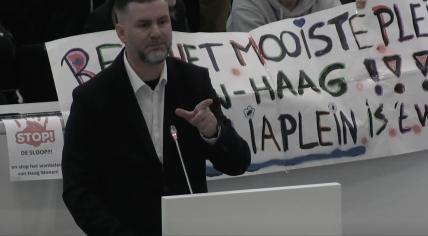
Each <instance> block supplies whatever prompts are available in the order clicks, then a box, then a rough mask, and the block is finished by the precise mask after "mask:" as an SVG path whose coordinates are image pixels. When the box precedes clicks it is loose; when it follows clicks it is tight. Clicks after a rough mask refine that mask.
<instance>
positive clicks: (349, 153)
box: [207, 146, 367, 177]
mask: <svg viewBox="0 0 428 236" xmlns="http://www.w3.org/2000/svg"><path fill="white" fill-rule="evenodd" d="M366 151H367V148H366V147H365V146H358V147H353V148H351V149H348V150H345V151H343V150H340V149H335V150H334V151H333V152H331V153H329V154H309V155H306V156H300V157H295V158H291V159H285V160H280V159H275V160H269V161H266V162H263V163H256V164H251V165H250V167H248V170H247V171H248V172H254V171H258V170H260V169H263V168H267V167H270V166H295V165H299V164H302V163H305V162H310V161H322V160H328V159H339V158H350V157H357V156H361V155H363V154H365V153H366ZM222 174H223V173H221V172H219V171H218V170H216V169H214V168H213V167H207V176H208V177H215V176H220V175H222Z"/></svg>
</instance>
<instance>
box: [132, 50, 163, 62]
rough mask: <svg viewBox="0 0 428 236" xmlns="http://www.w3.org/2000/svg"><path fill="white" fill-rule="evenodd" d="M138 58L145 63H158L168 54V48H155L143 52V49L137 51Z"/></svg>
mask: <svg viewBox="0 0 428 236" xmlns="http://www.w3.org/2000/svg"><path fill="white" fill-rule="evenodd" d="M138 56H139V57H140V59H141V60H142V61H143V62H145V63H147V64H159V63H161V62H163V61H164V60H165V59H166V57H167V56H168V50H166V49H165V50H157V51H151V52H149V53H145V52H143V51H140V52H138Z"/></svg>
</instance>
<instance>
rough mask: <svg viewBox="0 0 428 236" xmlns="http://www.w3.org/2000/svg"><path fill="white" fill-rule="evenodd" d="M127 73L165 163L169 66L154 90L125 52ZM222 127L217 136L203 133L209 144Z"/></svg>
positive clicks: (124, 58) (151, 134)
mask: <svg viewBox="0 0 428 236" xmlns="http://www.w3.org/2000/svg"><path fill="white" fill-rule="evenodd" d="M123 55H124V56H123V60H124V63H125V69H126V73H127V74H128V77H129V80H130V81H131V85H132V88H133V89H134V93H135V96H136V98H137V101H138V104H139V105H140V109H141V112H142V113H143V116H144V120H145V121H146V124H147V128H148V129H149V132H150V137H151V138H152V142H153V145H154V146H155V150H156V154H157V155H158V157H159V160H160V162H161V163H163V114H164V102H165V86H166V83H167V66H166V62H164V66H163V69H162V72H161V75H160V78H159V83H158V84H157V85H156V87H155V89H154V90H152V88H151V87H150V86H148V85H147V84H146V83H144V81H143V80H142V79H141V78H140V77H139V76H138V75H137V73H136V72H135V70H134V69H133V68H132V67H131V65H130V64H129V62H128V59H127V58H126V53H124V54H123ZM220 133H221V127H220V126H219V127H218V131H217V136H216V137H214V138H206V137H204V136H203V135H202V134H200V135H201V137H202V138H203V139H204V140H205V141H206V142H207V143H208V144H211V145H213V144H215V143H216V142H217V140H218V138H219V137H220Z"/></svg>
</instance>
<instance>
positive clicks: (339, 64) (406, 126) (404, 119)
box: [46, 0, 428, 176]
mask: <svg viewBox="0 0 428 236" xmlns="http://www.w3.org/2000/svg"><path fill="white" fill-rule="evenodd" d="M426 9H427V3H426V2H424V1H422V0H409V1H400V0H382V1H376V0H370V1H369V3H368V4H367V7H366V10H365V11H362V12H358V13H357V12H356V9H355V5H354V4H348V5H344V6H340V7H336V8H334V9H329V10H326V11H322V12H317V13H314V14H311V15H307V16H303V17H298V18H293V19H287V20H283V21H278V22H275V23H271V24H268V25H265V26H262V27H259V28H257V29H255V30H253V31H251V32H250V33H179V32H174V35H173V45H172V53H171V56H174V57H177V58H179V59H181V60H184V61H187V62H189V63H193V64H197V65H200V66H204V67H207V68H208V69H209V72H210V77H211V79H212V84H213V86H214V89H216V91H217V94H218V96H219V97H220V100H221V103H222V108H223V111H224V113H225V114H226V115H227V116H228V117H229V118H231V119H232V121H233V123H234V126H235V128H236V129H237V131H238V132H239V133H240V134H241V135H242V136H243V137H244V138H245V139H246V140H247V142H248V144H249V145H250V148H251V151H252V154H253V155H252V164H251V166H250V169H249V172H251V173H266V172H272V171H280V170H284V169H296V168H303V167H309V166H318V165H326V164H333V163H343V162H348V161H355V160H364V159H371V158H377V157H385V156H391V155H399V154H403V153H409V152H415V151H419V150H423V149H426V144H425V140H426V138H428V131H427V130H426V129H425V123H426V119H427V118H428V93H427V91H428V82H427V81H426V75H427V73H428V63H427V58H428V50H427V49H426V45H428V44H427V42H428V41H427V38H428V11H427V10H426ZM46 47H47V50H48V53H49V58H50V61H51V67H52V71H53V75H54V79H55V83H56V86H57V90H58V94H59V96H60V97H59V99H60V105H61V108H62V109H63V110H64V111H68V110H69V108H70V105H71V102H72V99H71V91H72V89H73V88H74V87H76V86H77V85H78V84H79V83H82V82H84V81H85V79H89V78H92V77H93V75H94V74H95V73H97V72H99V71H100V70H101V69H102V68H104V67H105V66H106V65H108V64H109V63H111V60H112V59H113V58H114V56H115V55H116V54H117V53H118V52H119V50H120V49H121V47H122V46H121V44H120V42H119V40H118V39H117V37H116V35H115V32H114V31H109V32H102V33H98V34H88V35H82V36H76V37H70V38H67V39H61V40H57V41H53V42H50V43H47V45H46ZM386 145H388V146H389V147H390V148H385V146H386ZM207 174H208V175H209V176H217V175H220V173H218V172H216V171H215V170H214V169H213V168H212V167H210V166H208V170H207Z"/></svg>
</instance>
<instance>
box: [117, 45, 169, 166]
mask: <svg viewBox="0 0 428 236" xmlns="http://www.w3.org/2000/svg"><path fill="white" fill-rule="evenodd" d="M123 53H124V51H123V50H122V52H121V53H120V54H119V56H118V57H117V58H116V59H115V61H114V62H113V64H112V65H111V70H112V73H111V74H112V76H110V77H109V79H110V80H111V83H112V88H113V89H114V90H115V91H116V93H115V97H114V98H112V99H111V100H112V107H111V109H112V110H116V111H117V112H118V114H120V115H121V116H122V117H121V120H122V122H123V125H122V128H123V129H125V132H124V133H126V134H129V135H131V137H132V138H133V140H135V147H136V149H138V150H143V153H142V155H143V157H140V156H137V157H136V158H144V159H146V160H150V161H153V162H156V163H157V164H158V165H160V164H161V163H160V161H159V158H158V156H157V154H156V150H155V148H154V145H153V142H152V139H151V137H150V133H149V130H148V128H147V124H146V121H145V119H144V116H143V114H142V112H141V109H140V106H139V104H138V101H137V98H136V97H135V94H134V90H133V89H132V85H131V82H130V81H129V78H128V75H127V73H126V70H125V65H124V62H123Z"/></svg>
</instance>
